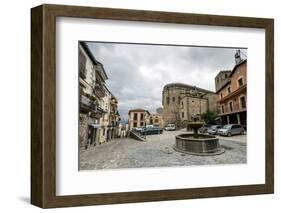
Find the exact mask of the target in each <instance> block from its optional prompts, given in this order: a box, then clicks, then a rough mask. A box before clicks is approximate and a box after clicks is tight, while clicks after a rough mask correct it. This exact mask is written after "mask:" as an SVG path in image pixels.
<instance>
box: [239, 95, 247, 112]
mask: <svg viewBox="0 0 281 213" xmlns="http://www.w3.org/2000/svg"><path fill="white" fill-rule="evenodd" d="M240 103H241V108H242V109H245V108H246V98H245V96H243V97H241V98H240Z"/></svg>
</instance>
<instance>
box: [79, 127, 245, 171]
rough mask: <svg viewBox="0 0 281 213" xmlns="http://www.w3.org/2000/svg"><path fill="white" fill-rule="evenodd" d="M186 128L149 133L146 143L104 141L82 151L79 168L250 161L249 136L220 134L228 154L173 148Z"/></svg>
mask: <svg viewBox="0 0 281 213" xmlns="http://www.w3.org/2000/svg"><path fill="white" fill-rule="evenodd" d="M182 131H184V130H178V131H171V132H165V131H164V133H163V134H161V135H150V136H147V140H146V142H141V141H137V140H134V139H131V138H122V139H113V140H110V141H109V142H106V143H105V144H102V145H98V146H95V147H90V148H88V149H87V150H84V149H81V150H80V170H92V169H117V168H144V167H146V168H147V167H171V166H192V165H214V164H241V163H246V162H247V156H246V152H247V146H246V135H243V136H232V137H229V138H227V137H219V138H220V140H219V141H220V144H221V146H222V147H224V149H225V153H223V154H221V155H216V156H195V155H188V154H183V153H180V152H176V151H174V150H173V148H172V146H173V145H174V143H175V135H178V134H179V133H181V132H182Z"/></svg>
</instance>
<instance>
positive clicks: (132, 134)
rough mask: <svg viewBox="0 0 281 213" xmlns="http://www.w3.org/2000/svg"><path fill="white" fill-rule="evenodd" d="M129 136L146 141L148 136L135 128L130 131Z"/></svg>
mask: <svg viewBox="0 0 281 213" xmlns="http://www.w3.org/2000/svg"><path fill="white" fill-rule="evenodd" d="M129 137H130V138H133V139H135V140H138V141H146V136H144V135H141V134H140V133H139V132H137V131H134V130H130V131H129Z"/></svg>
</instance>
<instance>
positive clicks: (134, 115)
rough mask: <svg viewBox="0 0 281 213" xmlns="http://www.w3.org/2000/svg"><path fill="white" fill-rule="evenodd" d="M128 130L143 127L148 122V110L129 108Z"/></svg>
mask: <svg viewBox="0 0 281 213" xmlns="http://www.w3.org/2000/svg"><path fill="white" fill-rule="evenodd" d="M128 114H129V130H131V129H133V128H138V127H145V126H146V125H147V124H148V123H149V116H150V113H149V111H147V110H145V109H131V110H130V111H129V113H128Z"/></svg>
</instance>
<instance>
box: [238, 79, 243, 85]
mask: <svg viewBox="0 0 281 213" xmlns="http://www.w3.org/2000/svg"><path fill="white" fill-rule="evenodd" d="M238 85H239V87H241V86H243V78H240V79H239V80H238Z"/></svg>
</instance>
